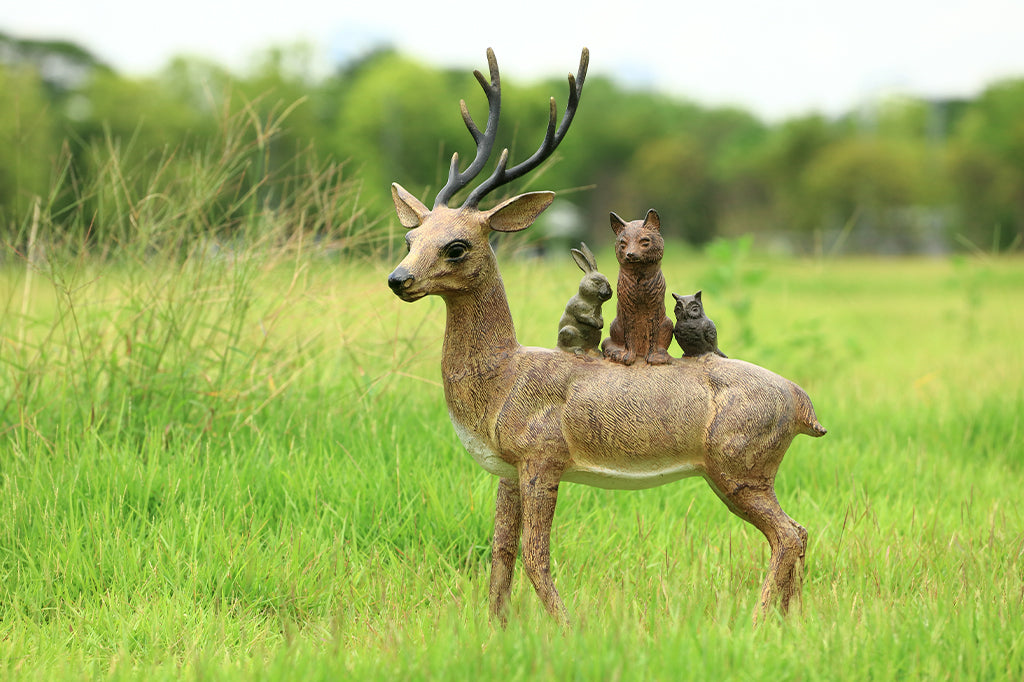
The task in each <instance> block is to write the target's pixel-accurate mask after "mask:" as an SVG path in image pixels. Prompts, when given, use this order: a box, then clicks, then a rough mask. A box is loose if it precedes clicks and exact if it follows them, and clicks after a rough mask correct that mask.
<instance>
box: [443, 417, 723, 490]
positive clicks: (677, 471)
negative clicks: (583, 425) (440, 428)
mask: <svg viewBox="0 0 1024 682" xmlns="http://www.w3.org/2000/svg"><path fill="white" fill-rule="evenodd" d="M451 420H452V426H453V427H455V433H456V435H457V436H458V437H459V441H460V442H461V443H462V446H463V447H464V448H466V451H467V452H468V453H469V454H470V455H471V456H472V457H473V459H474V460H475V461H476V463H477V464H479V465H480V466H481V467H482V468H483V469H484V470H485V471H487V472H488V473H490V474H493V475H494V476H498V477H499V478H510V479H513V480H515V479H516V478H518V473H517V471H516V468H515V466H513V465H512V464H509V463H508V462H506V461H505V460H504V459H502V458H501V457H500V456H499V455H498V453H497V452H496V451H495V450H494V448H493V447H492V446H491V445H490V444H489V443H487V441H485V440H484V439H483V438H481V437H480V436H479V435H477V434H476V433H474V432H473V431H471V430H470V429H468V428H466V427H464V426H463V425H462V424H460V423H459V422H458V421H457V420H456V419H455V417H454V415H451ZM573 454H574V455H575V456H574V457H573V460H572V463H571V464H570V465H569V468H568V469H567V470H566V471H565V473H564V474H563V476H562V480H563V481H568V482H570V483H582V484H583V485H589V486H593V487H595V488H610V489H615V490H640V489H643V488H653V487H655V486H659V485H663V484H665V483H671V482H672V481H677V480H679V479H680V478H687V477H689V476H698V475H700V474H701V473H702V471H703V468H702V458H700V457H695V458H687V457H683V458H680V457H679V453H678V452H675V453H672V455H670V454H669V453H664V454H660V455H654V456H647V457H637V456H636V455H637V453H635V452H634V453H632V454H631V455H626V454H623V455H622V456H619V457H608V454H610V453H609V452H608V451H604V453H603V454H604V455H605V456H603V457H587V456H585V454H584V453H583V452H579V451H577V452H576V453H573ZM673 455H674V456H673Z"/></svg>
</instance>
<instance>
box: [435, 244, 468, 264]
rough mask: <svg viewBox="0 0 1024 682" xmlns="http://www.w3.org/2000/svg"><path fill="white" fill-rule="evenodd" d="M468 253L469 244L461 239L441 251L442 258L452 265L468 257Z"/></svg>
mask: <svg viewBox="0 0 1024 682" xmlns="http://www.w3.org/2000/svg"><path fill="white" fill-rule="evenodd" d="M467 253H469V244H468V243H466V242H464V241H462V240H461V239H457V240H456V241H453V242H451V243H449V244H446V245H445V247H444V248H443V249H441V256H442V257H443V258H444V259H445V260H446V261H449V262H452V263H456V262H458V261H460V260H462V259H463V258H465V257H466V254H467Z"/></svg>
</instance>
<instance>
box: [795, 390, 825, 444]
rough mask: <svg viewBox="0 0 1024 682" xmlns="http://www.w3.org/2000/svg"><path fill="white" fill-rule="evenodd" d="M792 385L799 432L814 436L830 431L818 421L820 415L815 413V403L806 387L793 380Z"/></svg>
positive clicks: (820, 435) (818, 436)
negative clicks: (812, 401)
mask: <svg viewBox="0 0 1024 682" xmlns="http://www.w3.org/2000/svg"><path fill="white" fill-rule="evenodd" d="M790 385H791V387H792V389H791V390H792V391H793V399H794V401H795V405H794V407H795V409H796V414H795V415H794V416H795V417H796V427H797V433H802V434H805V435H808V436H812V437H814V438H820V437H822V436H824V435H825V434H826V433H828V431H827V430H826V429H825V427H824V426H822V425H821V424H820V423H819V422H818V416H817V415H816V414H814V405H812V404H811V399H810V398H809V397H808V396H807V394H806V393H805V392H804V389H802V388H800V387H799V386H797V385H796V384H794V383H792V382H790Z"/></svg>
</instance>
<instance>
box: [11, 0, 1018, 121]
mask: <svg viewBox="0 0 1024 682" xmlns="http://www.w3.org/2000/svg"><path fill="white" fill-rule="evenodd" d="M492 8H494V9H492ZM577 14H578V16H577ZM0 31H2V32H6V33H9V34H12V35H14V36H17V37H30V38H61V39H68V40H73V41H75V42H78V43H80V44H82V45H84V46H85V47H87V48H88V49H90V50H91V51H93V52H94V53H95V54H97V56H99V57H100V58H101V59H103V60H105V61H107V62H108V63H110V64H112V65H113V66H114V67H115V68H117V69H118V70H119V71H121V72H123V73H128V74H135V75H142V74H153V73H155V72H156V71H157V70H159V69H160V68H161V67H162V66H164V65H165V64H166V63H167V61H168V60H169V59H170V58H171V57H172V56H175V55H179V54H191V55H196V56H202V57H206V58H209V59H213V60H214V61H216V62H218V63H220V64H222V65H224V66H227V67H229V68H231V69H233V70H236V71H239V72H244V71H245V69H246V68H247V67H248V66H249V65H250V64H251V63H252V57H253V55H255V54H257V53H259V52H260V51H261V50H263V49H265V48H267V47H270V46H275V45H276V46H281V45H287V44H291V43H295V42H297V41H305V42H307V43H309V44H311V45H312V46H313V47H314V48H315V49H316V50H317V52H318V54H319V56H320V59H321V60H322V61H321V64H322V66H323V68H328V65H329V64H330V63H331V61H332V60H333V61H338V60H339V59H343V58H347V57H350V56H352V55H358V54H360V53H361V52H363V51H365V50H366V49H367V48H369V47H372V46H374V45H377V44H381V43H387V44H391V45H394V46H395V47H397V48H398V49H399V50H401V51H402V52H405V53H407V54H410V55H412V56H415V57H418V58H421V59H423V60H424V61H426V62H428V63H432V64H435V65H438V66H457V67H460V68H466V69H468V70H471V69H474V68H479V69H481V70H483V71H485V72H486V59H485V56H484V55H485V50H486V48H487V47H488V46H490V47H493V48H494V49H495V53H496V54H497V57H498V63H499V65H500V66H501V69H502V74H503V75H505V76H506V77H513V78H519V79H526V78H531V79H532V78H535V77H539V76H541V75H555V76H559V77H561V76H563V75H565V74H567V73H568V72H569V71H575V70H576V66H577V64H578V62H579V52H580V48H581V47H583V46H587V47H589V48H590V53H591V62H590V64H591V67H590V68H591V73H599V74H603V75H608V76H611V77H613V78H615V79H616V80H618V81H619V82H622V83H624V84H637V85H641V86H644V87H653V88H657V89H659V90H662V91H664V92H668V93H671V94H675V95H680V96H685V97H689V98H692V99H695V100H697V101H698V102H701V103H703V104H709V105H717V104H736V105H739V106H742V107H744V108H747V109H749V110H751V111H753V112H754V113H756V114H759V115H761V116H763V117H765V118H768V119H772V120H776V119H779V118H783V117H787V116H792V115H797V114H801V113H806V112H808V111H821V112H825V113H830V114H835V113H842V112H845V111H848V110H850V109H852V108H855V107H856V106H858V105H860V104H863V103H865V102H867V101H870V100H871V99H873V98H876V97H879V96H882V95H885V94H892V93H906V94H913V95H923V96H937V97H944V96H970V95H974V94H977V93H978V92H979V91H980V90H981V89H982V88H983V87H984V86H985V85H987V84H988V83H991V82H992V81H993V80H995V79H997V78H1001V77H1008V76H1021V75H1024V0H845V1H843V2H838V1H836V0H820V1H818V2H814V1H812V0H775V1H772V0H717V1H716V0H702V1H701V2H693V1H692V0H676V1H675V2H670V1H664V0H663V1H661V2H652V1H651V0H633V1H632V2H607V1H605V0H591V2H589V3H581V2H555V1H552V0H547V1H546V2H544V1H540V0H516V1H515V2H506V3H499V2H493V1H492V2H490V3H488V2H480V1H478V2H477V3H472V4H470V3H465V2H463V0H458V2H454V1H453V0H442V1H441V2H438V1H436V0H435V1H434V2H430V1H429V0H390V1H389V0H361V1H360V2H358V3H356V2H353V0H331V2H326V1H322V0H247V1H243V0H175V1H174V2H160V3H152V2H145V1H140V0H0ZM556 94H557V93H556Z"/></svg>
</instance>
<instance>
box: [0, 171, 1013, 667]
mask: <svg viewBox="0 0 1024 682" xmlns="http://www.w3.org/2000/svg"><path fill="white" fill-rule="evenodd" d="M318 177H319V176H318ZM229 184H230V183H229ZM314 184H315V183H314ZM328 185H329V183H328ZM318 186H319V187H320V190H322V192H321V193H320V194H317V192H318V191H320V190H317V189H316V188H315V187H314V188H312V189H308V190H307V191H308V192H310V193H311V196H317V197H320V199H318V201H319V202H320V203H321V204H323V205H327V204H331V205H336V206H347V204H345V201H344V200H343V199H344V197H345V196H348V195H347V194H346V191H347V190H344V189H343V188H338V187H336V186H334V185H330V186H327V185H318ZM331 187H334V189H331ZM168 191H170V190H168ZM335 192H336V193H335ZM147 196H148V195H147ZM324 197H328V198H329V200H327V199H324ZM331 197H333V198H331ZM121 199H122V200H123V203H124V205H125V206H126V207H127V208H126V210H128V211H129V212H132V211H133V210H134V208H135V207H138V206H140V205H145V204H147V203H148V202H149V200H148V199H147V198H146V197H145V196H142V197H139V196H134V197H133V196H125V197H122V198H121ZM254 201H255V200H254ZM299 203H302V202H299ZM236 208H237V207H236ZM244 208H246V211H247V212H248V213H249V214H250V220H256V221H257V222H258V221H260V220H264V221H266V222H267V223H268V224H270V223H272V225H271V229H269V230H268V231H266V232H258V233H255V234H253V235H250V236H249V238H247V239H246V240H245V241H239V242H230V241H227V242H224V241H222V242H217V243H212V244H208V245H206V247H203V248H193V249H185V250H182V248H181V246H182V243H183V242H182V240H181V239H178V238H176V234H178V233H176V232H175V231H176V230H178V229H181V228H178V227H176V221H177V217H180V214H176V213H174V212H173V211H171V212H169V213H168V214H167V215H165V216H162V217H161V216H156V217H152V216H151V217H150V218H149V220H151V221H152V222H151V223H149V224H147V226H146V231H145V232H146V238H145V239H142V238H141V237H139V239H140V240H141V241H139V242H138V243H136V242H127V243H126V244H124V245H123V247H122V250H121V251H120V252H118V253H116V254H115V256H116V257H110V254H104V255H101V256H96V255H85V250H83V249H82V248H80V247H81V245H74V244H71V245H68V244H64V245H61V244H57V245H52V246H50V248H49V250H48V251H47V252H46V253H45V257H39V258H36V259H35V260H34V261H33V262H34V263H35V266H34V267H28V266H27V262H26V260H25V259H24V258H8V259H7V261H6V264H5V265H4V266H3V268H2V269H0V313H2V321H0V344H2V347H0V350H2V354H0V410H2V412H0V416H2V420H3V421H2V424H0V517H2V518H3V520H4V521H3V523H2V524H0V584H2V588H0V590H2V591H0V678H2V679H19V680H20V679H25V680H33V679H38V680H51V679H90V680H91V679H95V680H126V679H145V680H160V679H207V678H213V679H313V680H315V679H338V678H343V679H449V678H451V679H460V678H468V677H469V676H470V675H477V676H484V677H483V679H495V678H498V677H499V676H500V677H501V678H502V679H509V680H526V679H538V678H541V679H545V678H548V679H588V680H589V679H680V678H682V679H691V678H692V679H714V680H721V679H738V680H759V679H801V680H817V679H821V680H834V679H858V680H860V679H879V678H881V679H928V680H932V679H954V680H959V679H970V680H975V679H1021V678H1022V677H1024V518H1022V516H1024V513H1022V511H1021V505H1020V500H1021V494H1020V484H1021V480H1022V478H1024V444H1022V434H1021V420H1022V414H1024V382H1022V380H1021V377H1022V376H1024V344H1022V343H1021V338H1024V315H1021V314H1020V310H1021V309H1022V304H1024V267H1022V266H1024V263H1022V262H1021V260H1020V259H1019V258H1017V257H1000V258H995V257H983V256H975V257H971V258H962V259H948V260H942V259H936V260H777V259H766V258H763V257H758V256H757V255H756V254H752V253H749V252H746V251H745V250H744V247H743V245H742V243H740V242H736V243H733V244H731V245H730V244H722V245H718V246H716V248H715V249H713V250H711V251H709V252H708V254H707V255H699V254H693V253H690V252H687V251H686V250H685V249H683V248H682V247H680V246H673V245H669V247H668V251H669V255H668V256H667V257H666V260H665V263H664V270H665V273H666V277H667V279H668V282H669V286H670V289H671V290H673V291H678V292H684V293H685V292H692V291H695V290H696V289H698V288H703V289H704V292H705V293H704V300H705V303H706V306H707V310H708V313H709V315H710V316H711V317H712V318H714V319H715V320H716V322H717V324H718V327H719V336H720V342H721V346H722V348H723V350H725V352H726V353H728V354H729V355H731V356H735V357H740V358H744V359H747V360H751V361H753V362H757V363H759V364H762V365H764V366H766V367H768V368H770V369H773V370H775V371H777V372H779V373H780V374H783V375H785V376H788V377H790V378H792V379H794V380H795V381H797V382H798V383H800V384H801V385H802V386H803V387H804V388H805V389H806V390H807V391H808V393H809V394H810V395H811V397H812V398H813V400H814V403H815V406H816V408H817V411H818V416H819V418H820V419H821V421H822V423H824V424H825V425H826V426H827V427H828V429H829V434H828V435H827V436H826V437H825V438H824V439H821V440H813V439H809V438H798V439H797V440H796V441H795V442H794V444H793V446H792V448H791V449H790V451H789V454H788V455H787V458H786V461H785V462H784V463H783V466H782V469H781V471H780V474H779V479H778V492H779V496H780V499H781V501H782V504H783V506H784V507H785V508H786V510H787V511H788V512H789V514H790V515H791V516H793V517H794V518H795V519H797V520H798V521H800V522H801V523H802V524H803V525H804V526H806V527H807V529H808V531H809V532H810V536H811V544H810V549H809V552H808V560H807V576H806V580H805V586H804V606H803V611H802V613H801V614H797V615H793V616H792V617H790V618H788V619H781V618H777V619H772V620H770V621H769V622H768V623H766V624H764V625H763V626H762V627H760V628H758V629H754V628H752V627H751V615H752V613H753V610H754V606H755V604H756V601H757V598H758V593H759V589H760V583H761V580H762V578H763V575H764V571H765V569H766V566H767V559H768V552H767V547H766V543H765V542H764V540H763V538H762V537H760V536H759V535H758V534H757V532H756V531H755V530H753V529H752V528H751V527H750V526H747V525H746V524H744V523H743V522H741V521H739V520H738V519H736V518H735V517H733V516H732V515H731V514H730V513H729V512H728V511H727V510H726V509H725V507H724V506H723V505H722V504H721V503H720V502H719V500H718V499H717V498H716V497H715V495H714V494H712V493H711V491H710V490H709V489H708V488H707V486H706V484H705V483H704V482H703V481H700V480H697V479H691V480H685V481H681V482H678V483H675V484H672V485H669V486H665V487H662V488H657V489H653V490H647V491H639V492H624V491H605V490H596V489H591V488H585V487H582V486H576V485H565V486H563V487H562V491H561V495H560V498H559V508H558V512H557V514H556V518H555V526H554V529H553V556H554V572H555V580H556V584H557V585H558V587H559V589H560V591H561V593H562V596H563V598H564V599H565V601H566V604H567V606H568V608H569V610H570V613H571V615H572V617H573V621H574V626H573V628H572V629H571V630H570V631H568V632H564V633H563V632H561V631H559V630H558V629H557V628H556V627H555V626H554V625H553V624H552V623H551V622H550V621H549V620H548V618H547V617H546V615H545V614H544V612H543V609H542V608H541V606H540V604H539V600H538V599H537V597H536V596H535V594H534V593H533V590H532V588H531V587H530V586H529V584H528V581H527V580H526V578H525V577H524V576H523V575H522V572H521V571H520V572H518V573H517V577H516V581H515V583H514V588H513V600H512V608H511V619H510V625H509V627H508V629H507V630H496V629H494V628H493V627H492V626H491V625H490V624H489V622H488V620H487V617H486V611H487V574H488V560H489V543H490V533H491V515H492V511H493V498H494V494H495V490H496V483H497V481H496V480H495V479H494V478H493V477H491V476H490V475H488V474H487V473H485V472H484V471H482V470H481V469H479V468H478V467H477V466H476V465H475V464H474V463H473V462H472V460H471V459H470V458H469V457H468V456H467V455H466V454H465V452H464V451H463V449H462V447H461V445H460V444H459V443H458V441H457V439H456V437H455V434H454V432H453V430H452V429H451V427H450V425H449V423H448V420H447V410H446V408H445V405H444V401H443V396H442V391H441V388H440V385H439V381H438V380H439V357H440V347H441V340H442V336H443V323H444V311H443V305H442V303H441V302H440V301H439V300H436V299H427V300H424V301H421V302H419V303H416V304H414V305H409V304H405V303H402V302H400V301H398V300H397V299H396V298H395V297H394V296H392V295H391V293H390V291H388V289H387V287H386V285H385V279H386V276H387V272H388V270H389V269H390V268H391V267H393V265H394V262H395V261H396V260H397V258H390V259H387V258H384V259H382V258H363V257H358V258H357V257H354V256H351V255H339V254H338V252H336V251H334V250H332V248H331V246H332V245H336V244H338V243H339V242H340V241H342V240H344V239H346V238H348V237H347V235H350V231H351V228H352V226H351V225H350V224H347V223H345V222H344V221H343V220H342V221H338V226H337V227H336V229H335V228H332V229H335V231H334V232H328V233H327V234H326V235H320V236H319V237H318V238H317V239H313V238H312V237H311V236H309V233H307V232H305V231H303V230H297V231H296V230H294V224H295V223H294V221H289V217H294V215H291V216H289V215H285V216H274V215H272V214H271V212H269V211H266V210H264V207H263V206H262V204H260V203H258V202H256V203H252V204H251V205H246V206H245V207H244ZM302 210H303V211H304V210H305V209H302ZM339 210H340V209H339ZM345 210H349V209H345ZM341 212H342V213H344V211H341ZM44 213H45V211H44ZM136 213H137V214H138V215H142V214H141V213H138V212H136ZM44 219H46V218H45V216H44ZM154 235H156V236H155V237H154ZM178 236H180V234H178ZM15 248H18V249H19V250H22V251H24V250H23V248H22V247H18V246H15ZM8 253H9V254H10V253H12V252H11V251H9V252H8ZM501 262H502V265H503V270H504V274H505V281H506V288H507V290H508V293H509V298H510V303H511V306H512V310H513V315H514V317H515V319H516V321H517V325H518V331H519V337H520V341H521V342H523V343H525V344H530V345H542V346H549V347H550V346H553V345H554V341H555V338H554V337H555V331H556V326H557V321H558V318H559V316H560V314H561V310H562V307H563V306H564V304H565V301H566V300H567V299H568V298H569V297H570V296H571V295H572V294H573V293H574V292H575V291H576V286H577V283H578V276H579V273H578V271H577V270H576V269H575V267H574V266H573V264H572V263H571V261H570V260H569V258H568V256H566V257H565V258H564V259H561V260H558V261H557V262H547V263H536V262H526V261H521V260H517V259H516V258H515V257H514V255H513V254H512V253H502V254H501ZM598 262H599V264H600V265H601V266H602V268H603V269H604V270H605V271H606V272H609V273H611V272H614V268H613V267H612V266H613V265H614V260H613V258H612V256H611V253H610V252H608V251H604V252H599V253H598ZM606 314H608V315H609V316H610V314H611V310H610V309H609V310H606ZM741 332H742V333H741Z"/></svg>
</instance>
